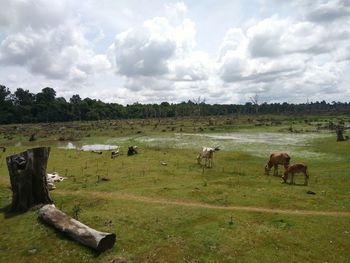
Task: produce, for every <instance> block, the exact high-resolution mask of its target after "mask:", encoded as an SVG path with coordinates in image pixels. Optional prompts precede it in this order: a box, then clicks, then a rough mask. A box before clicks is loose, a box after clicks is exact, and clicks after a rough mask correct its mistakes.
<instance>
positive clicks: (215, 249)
mask: <svg viewBox="0 0 350 263" xmlns="http://www.w3.org/2000/svg"><path fill="white" fill-rule="evenodd" d="M268 118H270V119H271V118H275V119H279V118H280V117H278V116H277V117H276V116H269V117H268ZM324 118H325V119H327V120H328V119H331V118H333V117H329V116H327V117H324ZM312 119H313V120H315V121H320V122H322V123H323V119H321V118H319V119H317V117H316V116H313V117H312ZM282 121H283V122H284V123H283V124H281V125H280V126H279V127H277V128H276V127H275V126H273V127H272V126H264V127H261V126H254V125H253V124H251V123H250V122H249V121H248V120H247V119H244V118H242V119H239V120H235V125H233V126H236V127H235V128H233V127H232V125H226V124H225V119H220V118H218V122H219V124H217V127H216V128H215V130H214V131H212V130H210V129H209V128H210V127H208V126H205V123H206V120H205V119H203V120H200V121H193V120H190V119H184V120H171V119H169V120H162V123H161V124H160V125H158V126H157V128H156V129H154V125H155V123H157V121H156V120H152V121H150V123H144V124H142V120H135V121H134V124H133V126H137V128H135V127H134V128H133V129H131V128H129V126H130V125H128V124H127V123H126V121H125V122H111V123H112V125H108V127H110V126H112V127H114V126H115V125H116V123H118V124H119V125H121V126H123V127H124V126H125V127H128V128H126V129H125V130H122V129H118V130H117V131H116V132H115V130H113V129H109V128H108V127H107V124H109V122H91V123H89V122H85V123H81V124H79V123H72V124H71V123H67V124H61V126H65V127H71V128H65V132H66V134H71V133H73V130H75V132H76V133H79V136H80V139H81V141H80V142H79V143H81V144H84V143H108V142H111V140H112V141H113V142H115V143H116V144H118V145H121V146H122V150H123V151H124V153H126V149H125V148H126V146H127V145H129V144H130V145H131V144H135V143H136V144H137V145H138V146H139V147H140V153H139V154H138V155H135V156H131V157H128V156H126V154H124V155H122V156H119V157H117V158H116V159H113V160H112V159H110V157H109V152H104V153H103V154H102V155H97V154H94V153H89V152H81V151H77V150H64V149H59V148H57V141H56V140H55V139H57V136H58V135H59V134H58V133H56V130H55V129H54V128H50V129H47V130H46V131H45V134H46V135H45V136H46V137H42V136H43V135H41V136H39V137H38V138H39V141H37V142H31V143H29V142H27V141H26V139H25V138H27V137H26V136H24V135H23V134H21V132H22V133H23V130H22V128H17V129H20V131H21V132H18V133H16V132H15V133H14V135H13V137H14V138H13V139H12V140H8V139H2V143H3V144H5V145H7V146H8V149H7V152H6V153H5V154H3V153H0V207H6V206H7V205H9V204H10V203H11V190H10V189H9V185H10V182H9V177H8V172H7V168H6V164H5V160H4V159H5V157H6V156H7V155H10V154H11V153H16V152H20V151H23V150H25V149H27V148H28V147H33V146H35V145H51V147H52V148H51V153H50V158H49V163H48V172H53V171H57V172H59V174H60V175H61V176H64V177H66V180H64V181H63V182H61V183H56V187H57V189H56V190H54V191H52V192H51V195H52V197H53V199H54V201H55V204H56V206H57V207H59V208H60V209H61V210H62V211H64V212H66V213H67V214H69V215H73V207H74V206H75V205H77V204H79V205H80V207H81V212H80V213H79V220H81V221H82V222H83V223H85V224H87V225H89V226H91V227H93V228H95V229H98V230H100V231H107V232H113V233H116V235H117V242H116V245H115V246H114V247H113V248H112V249H111V250H108V251H106V252H104V253H102V254H101V255H97V254H96V253H95V252H93V251H91V250H90V249H88V248H85V247H83V246H82V245H79V244H77V243H76V242H74V241H71V240H70V239H69V238H66V237H65V236H63V235H61V234H60V233H57V232H56V231H55V230H53V229H51V228H50V227H48V226H46V225H44V224H42V223H41V222H39V221H38V220H37V216H36V212H35V211H29V212H27V213H24V214H19V215H11V214H7V213H5V211H4V209H2V214H1V215H0V216H1V217H0V225H1V226H0V235H1V239H0V262H47V261H48V260H50V261H52V262H108V261H109V260H111V259H113V258H115V257H116V256H122V257H124V258H126V259H127V260H129V261H131V262H281V261H284V262H348V261H349V258H350V217H344V216H324V215H323V216H321V215H297V214H278V213H265V212H246V211H239V210H238V211H234V210H232V211H229V210H222V209H216V208H214V207H195V206H191V207H189V206H184V205H181V202H185V203H188V202H191V203H194V204H197V203H199V204H209V205H214V206H219V208H220V207H230V206H249V207H263V208H273V209H286V210H312V211H339V212H349V211H350V199H349V196H350V177H349V171H350V155H349V150H350V141H346V142H339V143H336V142H335V135H334V136H332V135H331V134H325V135H324V136H323V135H322V136H319V137H318V136H316V137H315V138H314V139H312V140H308V141H307V143H306V144H305V145H299V146H297V147H295V148H293V149H294V150H295V151H302V150H307V151H310V152H313V153H315V154H314V155H305V156H303V155H298V154H295V155H294V156H293V155H292V162H304V163H306V164H307V165H308V167H309V170H310V176H311V177H310V183H309V186H301V185H295V186H291V185H287V184H281V183H280V181H281V179H280V178H278V177H273V176H265V175H264V174H263V171H264V169H263V168H264V165H265V164H266V161H267V158H268V156H264V155H263V154H255V153H253V152H251V151H246V150H245V149H244V148H239V149H236V150H235V149H234V148H230V149H226V150H222V151H219V152H217V153H215V157H214V167H213V168H212V169H203V167H202V166H199V165H198V164H196V160H195V157H196V153H197V151H198V148H191V147H188V148H181V147H176V145H171V144H170V145H167V144H155V145H152V144H149V143H147V142H141V141H140V140H137V137H139V136H151V137H152V136H153V137H154V138H159V137H164V136H165V134H166V135H167V136H170V137H171V136H172V134H174V133H175V132H177V130H178V129H179V127H182V128H183V130H185V131H186V130H187V131H188V132H195V131H193V129H194V128H195V127H196V125H202V126H203V127H206V130H205V131H204V132H215V133H217V132H219V131H222V132H231V131H234V132H243V131H244V132H247V133H249V134H252V133H259V132H282V133H285V135H286V136H289V135H290V133H288V132H287V131H281V130H283V129H284V128H288V127H289V126H290V124H291V123H292V120H288V119H283V120H282ZM294 122H297V123H296V124H293V125H294V126H295V127H297V129H304V130H305V129H307V128H308V126H306V125H305V123H304V117H303V118H301V119H300V120H294ZM54 125H55V126H59V125H58V124H54ZM103 125H105V126H106V129H102V127H103ZM142 125H143V126H142ZM17 126H18V127H19V126H21V125H17ZM21 127H22V126H21ZM24 127H26V129H27V130H28V131H27V132H28V133H30V132H29V131H30V130H31V129H37V130H38V131H39V132H40V133H42V134H44V130H42V129H43V128H42V126H41V125H39V124H38V125H24ZM167 127H169V128H167ZM171 127H176V130H175V131H172V130H171ZM237 127H240V128H237ZM242 127H243V129H242ZM283 127H284V128H283ZM55 128H56V127H55ZM101 129H102V131H100V130H101ZM163 129H166V132H163V131H162V130H163ZM0 130H1V131H2V133H3V134H8V133H9V132H10V131H11V130H13V127H12V126H2V127H0ZM61 130H62V129H61ZM137 130H141V133H136V131H137ZM196 132H201V131H196ZM84 134H85V135H84ZM87 134H90V136H88V137H86V135H87ZM305 134H308V132H307V133H305ZM1 137H2V136H1ZM310 138H311V137H310ZM18 141H21V142H22V146H19V147H18V146H17V147H15V146H14V144H15V143H17V142H18ZM118 142H120V143H118ZM199 143H203V142H202V141H200V142H199ZM253 146H254V147H255V148H254V149H256V150H257V151H262V152H263V151H266V149H265V148H264V144H256V145H255V144H253ZM266 147H268V145H266ZM268 149H269V148H268ZM328 157H329V158H328ZM161 161H165V162H166V163H167V166H163V165H161V164H160V162H161ZM280 169H281V171H280V172H282V168H280ZM102 177H105V178H108V179H110V181H99V180H98V179H99V178H100V179H101V178H102ZM296 180H297V183H302V182H303V178H302V176H297V177H296ZM308 190H311V191H314V192H316V195H308V194H307V193H306V192H307V191H308ZM125 196H126V198H124V197H125ZM130 196H131V198H130ZM137 197H142V198H140V199H141V200H136V198H137ZM145 198H148V199H145ZM154 200H158V201H159V202H163V201H180V204H175V203H159V202H158V203H155V202H153V201H154Z"/></svg>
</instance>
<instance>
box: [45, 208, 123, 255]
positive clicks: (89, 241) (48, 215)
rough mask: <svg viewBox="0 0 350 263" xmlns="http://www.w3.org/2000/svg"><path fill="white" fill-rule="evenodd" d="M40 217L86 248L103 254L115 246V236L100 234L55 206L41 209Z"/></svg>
mask: <svg viewBox="0 0 350 263" xmlns="http://www.w3.org/2000/svg"><path fill="white" fill-rule="evenodd" d="M38 217H39V218H40V219H41V220H43V221H44V222H45V223H47V224H49V225H51V226H53V227H54V228H56V229H57V230H58V231H60V232H62V233H64V234H66V235H68V236H69V237H71V238H73V239H74V240H76V241H78V242H79V243H82V244H83V245H85V246H88V247H91V248H93V249H95V250H97V251H98V252H103V251H105V250H107V249H110V248H112V247H113V246H114V243H115V239H116V237H115V234H111V233H105V232H100V231H97V230H95V229H92V228H90V227H88V226H87V225H84V224H83V223H81V222H79V221H78V220H75V219H73V218H71V217H70V216H68V215H66V214H65V213H63V212H62V211H61V210H59V209H57V208H56V207H55V206H53V205H45V206H43V207H42V208H40V210H39V212H38Z"/></svg>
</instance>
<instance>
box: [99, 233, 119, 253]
mask: <svg viewBox="0 0 350 263" xmlns="http://www.w3.org/2000/svg"><path fill="white" fill-rule="evenodd" d="M115 241H116V236H115V234H107V235H106V236H105V237H104V238H102V239H101V240H100V242H99V244H98V246H97V247H96V250H97V251H99V252H103V251H105V250H107V249H111V248H112V247H113V246H114V243H115Z"/></svg>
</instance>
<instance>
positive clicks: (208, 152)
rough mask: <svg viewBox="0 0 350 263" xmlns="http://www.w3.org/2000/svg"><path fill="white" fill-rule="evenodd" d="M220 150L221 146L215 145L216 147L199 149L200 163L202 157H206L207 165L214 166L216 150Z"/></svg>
mask: <svg viewBox="0 0 350 263" xmlns="http://www.w3.org/2000/svg"><path fill="white" fill-rule="evenodd" d="M219 150H220V149H219V147H215V148H211V147H203V148H202V150H201V151H199V153H198V156H197V162H198V164H201V161H202V159H203V158H205V166H207V167H209V168H211V167H212V166H213V156H214V152H216V151H219ZM207 164H208V165H207Z"/></svg>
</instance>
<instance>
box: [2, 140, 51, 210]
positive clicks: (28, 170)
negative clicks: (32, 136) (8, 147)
mask: <svg viewBox="0 0 350 263" xmlns="http://www.w3.org/2000/svg"><path fill="white" fill-rule="evenodd" d="M49 154H50V147H38V148H32V149H28V150H27V151H25V152H21V153H17V154H14V155H11V156H8V157H6V162H7V167H8V170H9V175H10V181H11V189H12V204H11V210H12V211H18V212H24V211H27V210H28V209H29V208H31V207H33V206H35V205H38V204H52V203H53V201H52V199H51V197H50V194H49V190H48V187H47V179H46V166H47V161H48V159H49Z"/></svg>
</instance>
